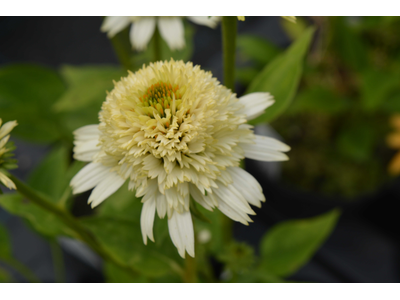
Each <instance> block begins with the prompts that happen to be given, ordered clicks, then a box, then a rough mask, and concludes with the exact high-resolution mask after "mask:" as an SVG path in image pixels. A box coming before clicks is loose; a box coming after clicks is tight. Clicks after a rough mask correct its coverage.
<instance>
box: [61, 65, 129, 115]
mask: <svg viewBox="0 0 400 300" xmlns="http://www.w3.org/2000/svg"><path fill="white" fill-rule="evenodd" d="M61 75H62V76H63V78H64V79H65V81H66V83H67V86H68V89H67V91H66V92H65V93H64V94H63V95H62V96H61V97H60V98H59V99H58V101H57V103H55V104H54V109H55V111H58V112H71V111H77V110H81V109H82V108H85V107H88V106H90V105H92V104H96V106H97V107H98V111H99V110H100V108H101V103H102V102H103V101H105V98H106V92H107V91H111V90H112V89H113V88H114V84H113V80H115V81H119V80H120V78H121V77H122V76H127V75H128V74H126V73H125V72H124V71H123V70H122V69H121V68H119V67H114V66H79V67H76V66H63V67H62V68H61Z"/></svg>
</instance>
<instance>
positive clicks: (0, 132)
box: [0, 121, 18, 139]
mask: <svg viewBox="0 0 400 300" xmlns="http://www.w3.org/2000/svg"><path fill="white" fill-rule="evenodd" d="M17 125H18V123H17V121H9V122H7V123H4V125H3V126H1V128H0V139H2V138H3V137H5V136H6V135H7V134H9V133H10V132H11V130H13V129H14V127H15V126H17Z"/></svg>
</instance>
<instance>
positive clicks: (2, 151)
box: [0, 118, 18, 190]
mask: <svg viewBox="0 0 400 300" xmlns="http://www.w3.org/2000/svg"><path fill="white" fill-rule="evenodd" d="M2 123H3V120H2V119H1V118H0V182H1V183H3V184H4V185H5V186H6V187H8V188H9V189H14V190H15V189H16V187H15V184H14V182H12V180H11V179H10V178H8V177H7V175H6V172H5V170H7V169H9V167H10V166H9V165H10V164H12V163H13V162H14V160H12V159H10V157H11V156H12V154H11V153H9V152H10V151H11V150H12V147H7V142H8V140H9V139H10V135H9V133H10V132H11V130H13V129H14V127H15V126H17V125H18V123H17V121H10V122H7V123H5V124H3V126H2Z"/></svg>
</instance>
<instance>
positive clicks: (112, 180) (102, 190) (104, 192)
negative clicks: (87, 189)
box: [88, 172, 125, 208]
mask: <svg viewBox="0 0 400 300" xmlns="http://www.w3.org/2000/svg"><path fill="white" fill-rule="evenodd" d="M124 182H125V179H123V178H122V177H121V176H120V175H118V174H117V173H115V172H111V173H109V174H108V176H107V177H106V178H104V179H103V180H102V181H101V182H100V183H99V184H98V185H97V186H96V187H95V188H94V189H93V191H92V194H91V195H90V197H89V200H88V203H91V204H92V208H93V207H96V206H97V205H99V204H100V203H101V202H103V201H104V200H105V199H107V198H108V197H109V196H110V195H112V194H113V193H115V192H116V191H117V190H118V189H119V188H120V187H121V186H122V185H123V184H124Z"/></svg>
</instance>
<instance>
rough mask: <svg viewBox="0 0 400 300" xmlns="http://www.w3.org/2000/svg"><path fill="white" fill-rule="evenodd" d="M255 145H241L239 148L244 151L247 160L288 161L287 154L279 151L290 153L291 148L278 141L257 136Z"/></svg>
mask: <svg viewBox="0 0 400 300" xmlns="http://www.w3.org/2000/svg"><path fill="white" fill-rule="evenodd" d="M253 141H254V142H255V144H250V143H240V144H239V146H240V147H241V148H242V149H243V150H244V156H245V157H247V158H251V159H255V160H261V161H282V160H288V159H289V158H288V157H287V155H286V154H284V153H281V152H279V151H289V150H290V147H289V146H288V145H286V144H284V143H282V142H280V141H278V140H276V139H273V138H269V137H265V136H261V135H255V138H254V140H253Z"/></svg>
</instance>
